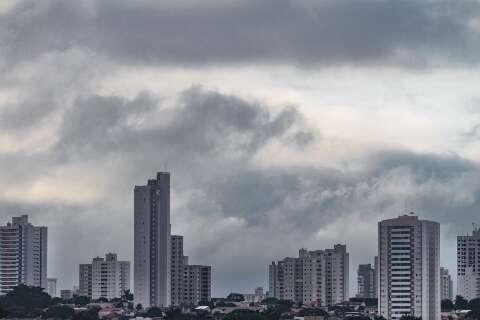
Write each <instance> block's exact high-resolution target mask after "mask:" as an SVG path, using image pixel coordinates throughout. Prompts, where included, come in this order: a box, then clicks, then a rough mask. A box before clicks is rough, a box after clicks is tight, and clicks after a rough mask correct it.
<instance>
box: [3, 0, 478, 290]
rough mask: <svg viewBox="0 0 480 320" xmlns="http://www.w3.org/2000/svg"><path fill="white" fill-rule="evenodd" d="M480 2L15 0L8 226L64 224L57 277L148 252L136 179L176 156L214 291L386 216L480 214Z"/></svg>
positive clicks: (462, 217)
mask: <svg viewBox="0 0 480 320" xmlns="http://www.w3.org/2000/svg"><path fill="white" fill-rule="evenodd" d="M479 17H480V2H479V1H461V0H452V1H408V0H406V1H387V0H360V1H358V0H351V1H346V0H330V1H329V0H327V1H303V0H264V1H258V0H242V1H240V0H232V1H221V2H219V1H214V0H203V1H193V0H192V1H183V0H171V1H170V0H168V1H161V2H159V1H153V0H152V1H147V0H137V1H118V0H102V1H93V0H92V1H88V0H87V1H50V0H42V1H33V0H32V1H10V0H2V1H1V2H0V168H1V170H0V182H1V183H0V213H1V221H0V222H1V223H2V224H4V223H6V222H7V221H8V220H10V218H11V216H13V215H18V214H24V213H25V214H29V215H30V217H31V220H32V222H33V223H35V224H39V225H47V226H48V227H49V253H48V258H49V260H48V275H49V276H50V277H57V278H58V279H59V287H60V288H61V289H65V288H71V287H72V286H73V285H75V284H76V283H77V281H78V264H79V263H86V262H88V261H90V259H91V258H92V257H93V256H97V255H104V254H105V253H106V252H111V251H113V252H117V253H118V255H119V258H120V259H128V260H131V259H132V258H133V245H132V244H133V228H132V223H133V187H134V185H142V184H145V182H146V180H147V179H148V178H151V177H154V176H155V173H156V171H165V170H168V171H170V172H171V186H172V193H171V197H172V199H171V221H172V232H173V233H176V234H182V235H184V237H185V241H184V243H185V252H186V254H187V255H189V256H190V261H191V263H195V264H211V265H212V272H213V292H212V295H213V296H224V295H225V294H228V293H229V292H231V291H235V292H252V291H253V289H254V288H255V287H256V286H264V287H267V283H268V264H269V263H270V262H271V261H272V260H279V259H282V258H283V257H286V256H295V255H297V254H298V249H299V248H301V247H306V248H308V249H312V250H313V249H324V248H328V247H331V246H332V245H333V244H335V243H345V244H346V245H347V248H348V251H349V252H350V257H351V258H350V291H351V294H352V295H353V294H354V293H355V292H356V268H357V266H358V264H359V263H373V257H374V255H375V254H376V252H377V240H376V239H377V222H378V221H379V220H380V219H384V218H391V217H395V216H398V215H400V214H403V213H405V212H407V211H415V212H417V213H418V215H419V216H420V217H421V218H424V219H432V220H435V221H438V222H440V223H441V239H442V254H441V262H442V264H443V265H445V266H447V267H448V268H449V269H450V271H451V272H452V273H453V274H455V272H456V270H455V264H456V259H455V257H456V253H455V250H456V249H455V245H456V242H455V241H456V238H455V237H456V235H457V234H462V233H467V232H471V229H472V226H471V224H472V222H476V223H480V162H479V161H480V90H479V84H480V18H479Z"/></svg>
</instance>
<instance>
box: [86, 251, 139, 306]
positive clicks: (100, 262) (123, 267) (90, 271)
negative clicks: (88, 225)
mask: <svg viewBox="0 0 480 320" xmlns="http://www.w3.org/2000/svg"><path fill="white" fill-rule="evenodd" d="M79 270H80V271H79V272H80V277H79V279H80V281H79V285H78V293H79V295H81V296H86V297H89V298H91V299H100V298H106V299H109V300H110V299H114V298H121V297H122V295H123V292H124V291H125V290H130V262H129V261H118V259H117V255H116V254H115V253H107V254H106V255H105V258H101V257H96V258H93V260H92V263H91V264H81V265H80V268H79Z"/></svg>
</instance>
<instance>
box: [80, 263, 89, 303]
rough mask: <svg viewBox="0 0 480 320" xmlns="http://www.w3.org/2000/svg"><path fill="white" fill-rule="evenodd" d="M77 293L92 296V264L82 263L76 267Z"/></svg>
mask: <svg viewBox="0 0 480 320" xmlns="http://www.w3.org/2000/svg"><path fill="white" fill-rule="evenodd" d="M78 295H79V296H82V297H88V298H92V264H91V263H82V264H80V265H79V268H78Z"/></svg>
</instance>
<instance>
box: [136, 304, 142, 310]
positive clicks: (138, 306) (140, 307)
mask: <svg viewBox="0 0 480 320" xmlns="http://www.w3.org/2000/svg"><path fill="white" fill-rule="evenodd" d="M142 309H143V306H142V304H141V303H139V304H137V305H136V306H135V310H137V311H140V310H142Z"/></svg>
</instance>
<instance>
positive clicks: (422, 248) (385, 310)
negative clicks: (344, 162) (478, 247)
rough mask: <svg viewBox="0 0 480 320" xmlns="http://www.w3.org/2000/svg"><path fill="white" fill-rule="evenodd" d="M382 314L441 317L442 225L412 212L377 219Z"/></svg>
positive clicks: (428, 319) (433, 319) (426, 319)
mask: <svg viewBox="0 0 480 320" xmlns="http://www.w3.org/2000/svg"><path fill="white" fill-rule="evenodd" d="M378 252H379V314H380V315H381V316H383V317H385V318H386V319H388V320H390V319H400V318H401V316H402V315H412V316H415V317H421V318H422V319H423V320H438V319H440V225H439V224H438V223H437V222H432V221H427V220H420V219H418V217H417V216H415V215H414V214H413V213H410V214H408V215H402V216H399V217H398V218H394V219H388V220H383V221H380V222H379V223H378Z"/></svg>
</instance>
